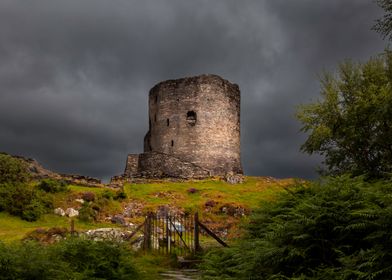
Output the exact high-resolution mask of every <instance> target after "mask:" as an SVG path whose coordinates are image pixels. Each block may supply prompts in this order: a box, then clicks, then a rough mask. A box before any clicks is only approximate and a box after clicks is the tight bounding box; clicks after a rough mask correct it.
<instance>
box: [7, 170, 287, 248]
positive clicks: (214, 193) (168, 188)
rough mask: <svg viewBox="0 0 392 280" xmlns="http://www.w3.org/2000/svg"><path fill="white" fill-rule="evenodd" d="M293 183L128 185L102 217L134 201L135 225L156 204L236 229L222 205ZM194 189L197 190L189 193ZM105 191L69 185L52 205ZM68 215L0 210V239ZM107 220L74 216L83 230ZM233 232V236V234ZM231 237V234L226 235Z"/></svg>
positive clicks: (58, 222) (253, 199)
mask: <svg viewBox="0 0 392 280" xmlns="http://www.w3.org/2000/svg"><path fill="white" fill-rule="evenodd" d="M293 183H294V180H293V179H283V180H276V179H272V178H265V177H246V180H245V182H244V183H243V184H238V185H231V184H228V183H226V182H224V181H221V180H202V181H188V182H170V181H165V180H162V181H159V182H158V181H156V182H150V183H142V184H128V185H126V186H125V187H124V191H125V192H126V193H127V195H128V199H127V200H125V201H123V202H121V203H120V202H118V201H113V200H112V201H110V202H109V204H108V205H107V207H105V209H104V212H105V213H103V215H101V216H102V217H104V216H105V215H108V214H116V213H121V212H122V207H123V206H124V205H126V204H129V203H131V202H132V203H137V204H139V205H141V206H142V214H141V215H140V216H139V217H134V218H132V220H131V221H132V222H134V223H136V224H138V223H140V222H141V221H142V220H143V219H144V218H143V213H146V212H148V211H154V210H156V209H157V207H158V206H162V205H167V206H169V207H171V208H173V209H178V210H180V211H183V212H186V213H187V212H188V213H193V212H195V211H198V212H199V213H200V216H201V219H202V221H204V222H206V223H208V224H209V225H210V226H211V227H212V228H213V229H214V228H219V227H222V226H225V225H229V226H228V228H229V229H232V230H229V231H232V232H235V231H236V230H237V226H238V224H239V222H240V221H241V219H242V217H241V216H236V217H234V216H230V215H227V214H224V213H222V211H221V210H220V209H221V208H222V207H223V206H225V205H231V206H233V207H240V208H243V209H246V210H247V211H249V210H251V209H252V208H254V207H257V205H258V204H259V203H260V201H261V200H266V199H267V200H270V199H272V198H273V197H274V194H275V193H276V192H279V191H281V190H282V189H283V187H285V186H289V185H291V184H293ZM191 188H194V189H196V190H197V191H196V193H190V192H188V190H189V189H191ZM103 191H105V189H103V188H89V187H81V186H70V192H67V193H60V194H56V197H55V207H62V208H63V209H65V208H67V207H78V206H80V204H79V203H78V202H75V198H78V197H80V195H81V194H82V193H83V192H94V193H95V194H96V195H97V196H98V195H99V194H100V193H102V192H103ZM207 201H214V203H215V205H214V206H213V207H210V208H207V207H206V206H205V203H206V202H207ZM69 225H70V220H69V218H65V217H59V216H55V215H53V214H47V215H45V216H44V217H43V218H41V219H40V220H39V221H36V222H26V221H23V220H21V219H19V218H17V217H13V216H10V215H8V214H6V213H0V240H4V241H11V240H17V239H21V238H23V237H24V236H25V234H26V233H28V232H30V231H33V230H34V229H36V228H51V227H67V228H69ZM112 226H113V225H112V224H110V223H93V224H87V223H82V222H79V221H78V220H77V219H75V228H76V229H77V230H85V229H91V228H99V227H112ZM234 236H235V234H234V235H233V236H232V237H234ZM229 237H230V234H229Z"/></svg>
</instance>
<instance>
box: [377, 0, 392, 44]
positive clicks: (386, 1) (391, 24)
mask: <svg viewBox="0 0 392 280" xmlns="http://www.w3.org/2000/svg"><path fill="white" fill-rule="evenodd" d="M376 3H377V4H378V5H379V6H380V7H381V8H382V9H384V11H385V14H384V16H383V17H382V18H380V19H378V20H377V23H376V24H375V25H374V26H373V30H375V31H377V32H378V33H380V34H381V36H382V37H383V38H384V39H385V38H386V37H389V38H388V39H389V40H391V39H392V0H376Z"/></svg>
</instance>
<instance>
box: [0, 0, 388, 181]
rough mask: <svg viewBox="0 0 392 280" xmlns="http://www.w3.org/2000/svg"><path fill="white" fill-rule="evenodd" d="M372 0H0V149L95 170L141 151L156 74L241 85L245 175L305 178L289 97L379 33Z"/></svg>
mask: <svg viewBox="0 0 392 280" xmlns="http://www.w3.org/2000/svg"><path fill="white" fill-rule="evenodd" d="M380 15H382V10H380V9H379V8H378V7H377V6H376V4H375V3H374V2H373V1H372V0H328V1H326V0H264V1H261V0H258V1H257V0H254V1H247V0H243V1H238V0H214V1H211V0H210V1H207V0H154V1H152V0H139V1H136V0H135V1H133V0H62V1H60V0H34V1H33V0H0V151H4V152H8V153H11V154H18V155H24V156H28V157H33V158H35V159H37V160H38V161H40V162H41V163H42V164H43V165H44V166H45V167H48V168H50V169H52V170H55V171H59V172H63V173H77V174H84V175H90V176H95V177H98V178H104V179H107V178H109V177H111V176H112V175H117V174H121V173H122V171H123V169H124V166H125V159H126V155H127V154H128V153H139V152H142V151H143V137H144V135H145V133H146V132H147V129H148V121H147V96H148V91H149V89H150V88H151V87H153V86H154V85H155V84H156V83H158V82H160V81H163V80H167V79H173V78H181V77H186V76H194V75H199V74H203V73H206V74H207V73H211V74H217V75H220V76H222V77H223V78H225V79H228V80H229V81H231V82H233V83H237V84H238V85H239V86H240V89H241V94H242V96H241V97H242V104H241V110H242V111H241V118H242V119H241V134H242V135H241V141H242V143H241V144H242V147H241V151H242V163H243V166H244V171H245V173H246V174H248V175H260V176H274V177H280V178H283V177H302V178H314V177H315V176H317V174H316V172H315V170H316V169H317V166H318V165H319V164H320V159H319V158H317V157H314V156H313V157H311V156H308V155H305V154H302V153H301V152H300V151H299V147H300V145H301V143H303V141H304V139H305V136H306V135H304V134H303V133H301V132H299V129H300V123H298V121H297V120H296V119H295V117H294V113H295V110H296V106H298V105H299V104H301V103H308V102H310V101H312V100H313V101H314V100H316V99H317V98H318V97H319V92H320V86H319V80H318V76H319V74H320V73H322V71H323V70H325V69H326V70H334V69H335V68H336V66H337V65H338V63H339V62H341V61H342V60H344V59H348V58H351V59H353V60H361V61H365V60H367V59H368V58H369V57H370V56H372V55H376V54H378V53H380V52H382V51H383V49H384V48H385V45H386V42H385V41H383V40H381V38H380V36H379V35H378V34H377V33H375V32H374V31H371V30H370V28H371V27H372V25H373V24H374V21H375V20H376V19H377V18H378V17H380Z"/></svg>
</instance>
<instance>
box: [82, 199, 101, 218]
mask: <svg viewBox="0 0 392 280" xmlns="http://www.w3.org/2000/svg"><path fill="white" fill-rule="evenodd" d="M93 207H94V205H92V204H91V203H89V202H85V203H83V205H82V207H81V208H80V209H79V216H78V219H79V220H81V221H83V222H93V221H96V220H97V216H98V211H97V210H95V209H94V208H93Z"/></svg>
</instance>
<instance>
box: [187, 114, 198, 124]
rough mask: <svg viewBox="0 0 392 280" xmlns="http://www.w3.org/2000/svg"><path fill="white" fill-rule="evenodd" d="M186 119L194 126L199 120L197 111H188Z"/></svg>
mask: <svg viewBox="0 0 392 280" xmlns="http://www.w3.org/2000/svg"><path fill="white" fill-rule="evenodd" d="M186 121H187V123H188V124H189V125H190V126H194V125H195V124H196V121H197V115H196V112H195V111H188V113H186Z"/></svg>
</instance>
